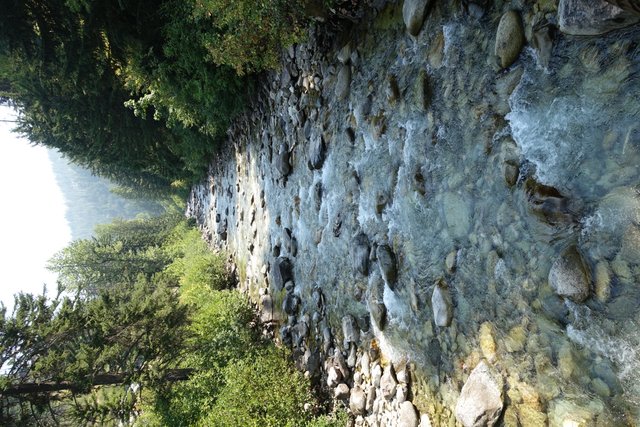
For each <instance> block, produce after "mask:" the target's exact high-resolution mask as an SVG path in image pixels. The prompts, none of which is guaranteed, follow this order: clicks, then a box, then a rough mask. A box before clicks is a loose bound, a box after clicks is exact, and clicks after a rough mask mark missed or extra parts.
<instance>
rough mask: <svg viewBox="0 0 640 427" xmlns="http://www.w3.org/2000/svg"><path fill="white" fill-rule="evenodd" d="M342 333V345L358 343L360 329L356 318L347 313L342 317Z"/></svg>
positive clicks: (347, 345)
mask: <svg viewBox="0 0 640 427" xmlns="http://www.w3.org/2000/svg"><path fill="white" fill-rule="evenodd" d="M342 335H343V336H344V346H345V347H349V343H358V340H359V339H360V331H359V329H358V324H357V323H356V319H355V318H354V317H353V316H352V315H350V314H347V315H346V316H344V317H343V318H342Z"/></svg>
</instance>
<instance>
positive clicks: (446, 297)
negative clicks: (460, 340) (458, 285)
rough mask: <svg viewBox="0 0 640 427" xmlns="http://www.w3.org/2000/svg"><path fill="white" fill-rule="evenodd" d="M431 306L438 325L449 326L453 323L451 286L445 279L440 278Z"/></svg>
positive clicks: (434, 290)
mask: <svg viewBox="0 0 640 427" xmlns="http://www.w3.org/2000/svg"><path fill="white" fill-rule="evenodd" d="M431 308H432V310H433V321H434V322H435V324H436V326H440V327H447V326H449V325H451V319H453V310H452V307H451V295H450V294H449V287H448V286H447V284H446V283H445V282H444V280H439V281H438V282H437V283H436V286H435V287H434V288H433V294H432V295H431Z"/></svg>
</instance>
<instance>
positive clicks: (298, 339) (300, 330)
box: [291, 322, 309, 347]
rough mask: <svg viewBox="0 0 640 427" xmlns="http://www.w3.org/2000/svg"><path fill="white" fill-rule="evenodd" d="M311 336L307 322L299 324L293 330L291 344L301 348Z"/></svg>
mask: <svg viewBox="0 0 640 427" xmlns="http://www.w3.org/2000/svg"><path fill="white" fill-rule="evenodd" d="M308 335H309V326H307V323H306V322H298V323H296V324H295V326H293V327H292V328H291V342H292V344H293V346H294V347H300V346H301V345H302V343H303V342H304V340H305V338H306V337H307V336H308Z"/></svg>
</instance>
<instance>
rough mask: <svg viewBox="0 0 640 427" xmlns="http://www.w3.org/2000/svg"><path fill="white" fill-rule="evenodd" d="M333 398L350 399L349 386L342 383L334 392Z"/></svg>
mask: <svg viewBox="0 0 640 427" xmlns="http://www.w3.org/2000/svg"><path fill="white" fill-rule="evenodd" d="M333 397H335V398H336V399H347V398H348V397H349V386H348V385H346V384H345V383H340V384H338V385H337V386H336V388H335V390H334V391H333Z"/></svg>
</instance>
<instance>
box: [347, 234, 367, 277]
mask: <svg viewBox="0 0 640 427" xmlns="http://www.w3.org/2000/svg"><path fill="white" fill-rule="evenodd" d="M351 259H352V265H353V269H354V270H355V271H357V272H359V273H360V274H362V275H363V276H366V275H368V274H369V238H368V237H367V236H366V235H365V234H364V233H359V234H358V235H356V237H355V238H354V239H353V247H352V249H351Z"/></svg>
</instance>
